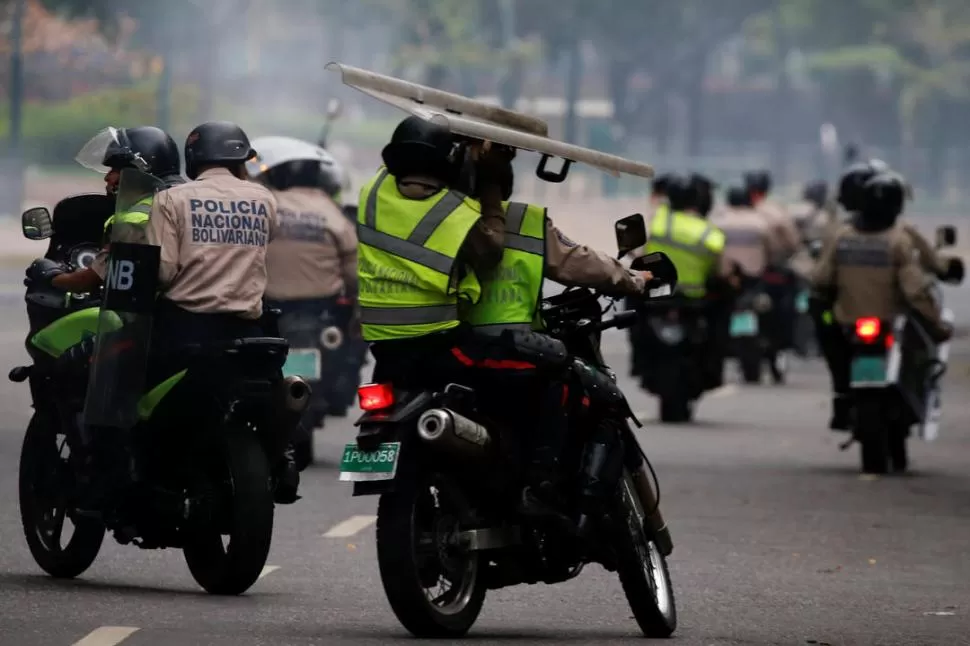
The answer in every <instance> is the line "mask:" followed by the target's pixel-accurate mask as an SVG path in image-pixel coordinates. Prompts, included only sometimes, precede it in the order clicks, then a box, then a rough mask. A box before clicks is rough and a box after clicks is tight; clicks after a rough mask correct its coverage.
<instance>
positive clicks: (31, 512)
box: [19, 413, 105, 579]
mask: <svg viewBox="0 0 970 646" xmlns="http://www.w3.org/2000/svg"><path fill="white" fill-rule="evenodd" d="M59 430H60V429H59V428H57V427H56V426H55V425H54V422H53V417H43V416H41V415H39V414H37V413H35V414H34V416H33V417H32V418H31V420H30V424H29V425H28V426H27V433H26V435H24V444H23V448H22V449H21V452H20V477H19V498H20V520H21V523H22V524H23V528H24V537H25V538H26V539H27V547H28V548H29V549H30V554H31V556H33V557H34V561H35V562H36V563H37V565H39V566H40V568H41V569H42V570H44V571H45V572H47V573H48V574H49V575H51V576H52V577H55V578H58V579H73V578H74V577H76V576H80V575H81V574H82V573H84V571H85V570H87V569H88V568H89V567H91V564H92V563H94V559H96V558H97V556H98V552H100V551H101V543H102V541H103V540H104V533H105V527H104V524H103V523H102V522H101V521H100V520H97V519H94V518H82V517H79V516H77V515H73V514H72V513H71V512H73V509H72V508H71V503H70V500H71V496H72V494H74V492H75V491H76V489H77V479H76V478H75V477H74V471H73V468H72V466H71V464H70V455H69V454H70V448H71V447H70V443H69V442H68V438H67V435H66V434H62V433H60V432H59ZM65 520H68V521H70V523H71V524H72V525H73V527H74V529H73V532H72V533H71V535H70V537H69V538H68V539H67V540H66V541H65V540H64V524H65Z"/></svg>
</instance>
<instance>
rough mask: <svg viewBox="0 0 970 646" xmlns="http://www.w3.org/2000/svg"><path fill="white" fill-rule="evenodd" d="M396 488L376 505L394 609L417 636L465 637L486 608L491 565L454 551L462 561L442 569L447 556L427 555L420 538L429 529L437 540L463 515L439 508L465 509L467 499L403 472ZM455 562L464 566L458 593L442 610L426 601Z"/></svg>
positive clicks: (381, 564)
mask: <svg viewBox="0 0 970 646" xmlns="http://www.w3.org/2000/svg"><path fill="white" fill-rule="evenodd" d="M395 485H396V486H395V490H394V491H393V492H389V493H385V494H383V495H382V496H381V499H380V502H379V503H378V506H377V565H378V568H379V570H380V574H381V583H382V584H383V586H384V593H385V595H386V596H387V600H388V603H389V604H390V606H391V610H393V611H394V614H395V616H397V618H398V621H400V622H401V625H402V626H404V628H405V629H406V630H407V631H408V632H410V633H411V634H412V635H414V636H415V637H418V638H425V639H433V638H451V639H455V638H458V637H461V636H463V635H465V634H466V633H467V632H468V631H469V630H470V629H471V627H472V626H473V625H474V623H475V621H476V620H477V619H478V615H479V614H480V613H481V611H482V606H483V605H484V603H485V593H486V591H487V585H486V581H485V566H486V564H487V563H486V562H485V561H484V560H482V559H481V558H480V557H479V555H478V554H476V553H474V552H465V553H464V554H461V553H460V552H454V553H455V554H458V556H457V557H455V558H449V559H448V561H449V563H448V564H443V563H442V562H441V559H440V557H439V554H440V553H443V552H440V551H439V549H431V550H430V554H428V553H427V552H429V550H426V549H422V548H421V547H419V540H420V538H419V537H420V535H421V534H424V533H426V532H427V531H428V530H431V534H432V536H433V537H437V530H439V529H443V527H444V526H445V525H448V524H452V520H453V519H454V518H456V517H457V516H458V515H461V514H462V513H463V511H464V510H455V511H453V512H451V511H450V510H443V509H442V508H441V507H440V505H441V504H442V502H447V503H448V504H461V505H464V504H465V503H464V500H463V496H462V495H461V492H460V491H459V490H458V489H457V486H456V484H455V483H454V482H453V481H452V480H450V479H448V478H445V477H444V476H442V475H440V474H435V473H425V474H423V475H421V476H419V475H418V474H416V473H413V472H412V473H399V474H398V476H397V479H396V482H395ZM432 486H434V487H435V488H436V489H437V490H438V495H437V496H434V497H432V495H431V493H430V487H432ZM452 514H455V515H452ZM429 516H430V518H428V517H429ZM443 538H444V537H443ZM442 549H452V548H447V547H443V548H442ZM454 549H456V550H460V549H461V548H454ZM454 561H458V562H463V565H464V574H463V576H462V580H461V582H460V583H461V588H460V594H458V595H456V596H457V599H456V600H455V601H454V602H453V604H452V607H449V608H442V607H439V606H437V605H436V604H435V603H434V601H432V600H431V599H429V598H428V595H427V593H426V589H427V588H429V587H432V586H433V585H434V583H436V582H437V581H438V580H439V578H440V572H443V571H444V570H445V569H447V565H453V562H454Z"/></svg>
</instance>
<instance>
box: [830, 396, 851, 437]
mask: <svg viewBox="0 0 970 646" xmlns="http://www.w3.org/2000/svg"><path fill="white" fill-rule="evenodd" d="M851 427H852V400H851V399H850V398H849V396H848V395H834V396H833V397H832V419H830V420H829V428H830V429H832V430H833V431H848V430H851Z"/></svg>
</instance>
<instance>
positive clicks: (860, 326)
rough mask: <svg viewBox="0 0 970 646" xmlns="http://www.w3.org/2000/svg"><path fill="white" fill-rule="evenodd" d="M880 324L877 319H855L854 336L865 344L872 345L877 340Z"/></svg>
mask: <svg viewBox="0 0 970 646" xmlns="http://www.w3.org/2000/svg"><path fill="white" fill-rule="evenodd" d="M880 327H881V325H880V323H879V319H877V318H864V319H857V320H856V322H855V335H856V336H857V337H859V338H860V339H862V341H864V342H865V343H872V342H873V341H875V340H876V339H878V338H879V331H880Z"/></svg>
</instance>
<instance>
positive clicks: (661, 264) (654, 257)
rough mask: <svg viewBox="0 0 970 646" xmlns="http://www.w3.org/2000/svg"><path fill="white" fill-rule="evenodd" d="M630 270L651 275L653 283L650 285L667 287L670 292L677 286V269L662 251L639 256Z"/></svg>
mask: <svg viewBox="0 0 970 646" xmlns="http://www.w3.org/2000/svg"><path fill="white" fill-rule="evenodd" d="M630 269H632V270H634V271H649V272H650V273H652V274H653V281H651V283H650V285H653V286H657V285H668V286H669V287H670V290H671V291H673V289H674V287H676V286H677V267H676V266H675V265H674V262H673V261H672V260H671V259H670V258H668V257H667V254H665V253H664V252H662V251H654V252H653V253H648V254H647V255H645V256H640V257H639V258H637V259H636V260H634V261H633V263H632V264H631V265H630Z"/></svg>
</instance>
